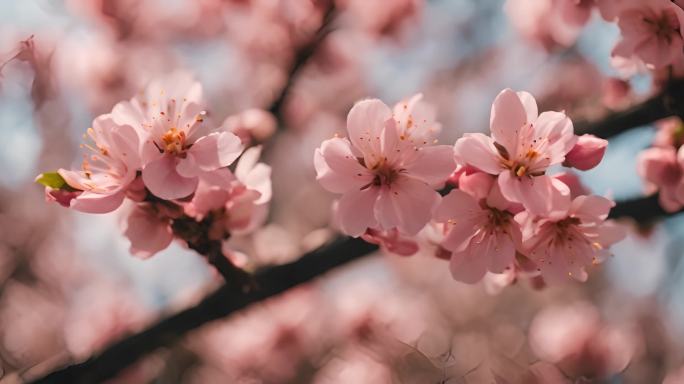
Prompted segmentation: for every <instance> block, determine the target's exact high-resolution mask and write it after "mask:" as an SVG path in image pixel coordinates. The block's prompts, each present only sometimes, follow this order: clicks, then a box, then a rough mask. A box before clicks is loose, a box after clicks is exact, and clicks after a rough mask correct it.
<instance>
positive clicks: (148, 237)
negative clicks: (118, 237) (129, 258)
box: [124, 205, 173, 259]
mask: <svg viewBox="0 0 684 384" xmlns="http://www.w3.org/2000/svg"><path fill="white" fill-rule="evenodd" d="M124 235H125V236H126V237H127V238H128V240H130V242H131V247H130V252H131V254H133V255H134V256H136V257H140V258H143V259H146V258H148V257H150V256H152V255H154V254H155V253H157V252H159V251H161V250H163V249H166V247H168V246H169V244H171V240H173V234H172V233H171V228H170V227H169V224H168V222H165V221H163V220H160V219H159V218H158V217H156V216H155V215H154V213H153V212H152V211H151V210H150V209H147V208H145V207H144V206H140V205H139V206H136V208H135V209H134V210H133V212H131V213H130V215H129V216H128V219H127V220H126V230H125V231H124Z"/></svg>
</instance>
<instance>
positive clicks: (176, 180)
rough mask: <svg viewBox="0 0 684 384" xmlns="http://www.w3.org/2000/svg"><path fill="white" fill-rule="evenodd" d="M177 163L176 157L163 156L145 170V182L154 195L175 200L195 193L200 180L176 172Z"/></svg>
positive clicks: (143, 173)
mask: <svg viewBox="0 0 684 384" xmlns="http://www.w3.org/2000/svg"><path fill="white" fill-rule="evenodd" d="M177 161H178V159H177V158H176V157H175V156H162V157H160V158H159V159H157V160H155V161H153V162H151V163H149V164H147V165H146V166H145V168H143V171H142V179H143V182H144V183H145V186H146V187H147V189H149V190H150V192H152V194H153V195H155V196H157V197H159V198H162V199H166V200H173V199H180V198H183V197H187V196H189V195H191V194H192V193H193V192H194V191H195V188H197V183H198V182H199V179H198V178H197V177H192V178H187V177H183V176H181V175H180V174H179V173H178V171H177V170H176V166H177V164H178V163H177Z"/></svg>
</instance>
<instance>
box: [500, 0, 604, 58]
mask: <svg viewBox="0 0 684 384" xmlns="http://www.w3.org/2000/svg"><path fill="white" fill-rule="evenodd" d="M593 5H594V1H593V0H507V1H506V4H505V5H504V8H505V11H506V14H507V15H508V17H509V19H510V21H511V23H512V24H513V27H514V28H515V29H517V30H518V32H520V33H521V34H522V35H523V36H524V37H525V38H527V39H529V40H532V41H535V42H538V43H539V44H541V45H542V46H543V47H544V48H546V49H547V50H551V49H552V48H554V46H556V45H560V46H562V47H569V46H571V45H572V44H574V42H575V40H577V37H578V36H579V34H580V32H581V30H582V27H584V25H585V24H586V23H587V21H588V20H589V16H590V14H591V10H592V8H593Z"/></svg>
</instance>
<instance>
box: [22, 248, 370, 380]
mask: <svg viewBox="0 0 684 384" xmlns="http://www.w3.org/2000/svg"><path fill="white" fill-rule="evenodd" d="M377 249H378V248H377V246H375V245H372V244H368V243H366V242H364V241H363V240H361V239H351V238H341V239H338V240H336V241H334V242H333V243H331V244H329V245H327V246H325V247H323V248H320V249H318V250H315V251H313V252H309V253H307V254H305V255H304V256H302V257H301V258H300V259H299V260H297V261H295V262H292V263H289V264H285V265H280V266H275V267H270V268H267V269H264V270H262V271H259V272H257V273H255V274H254V282H255V289H253V290H250V291H248V292H244V293H243V292H240V291H236V290H235V289H234V287H231V286H229V285H227V284H226V285H223V286H222V287H221V288H219V289H218V290H216V291H215V292H214V293H212V294H210V295H209V296H207V297H206V298H205V299H204V300H202V302H200V303H199V304H197V305H196V306H194V307H192V308H188V309H186V310H184V311H181V312H179V313H177V314H175V315H172V316H170V317H168V318H166V319H164V320H162V321H160V322H159V323H157V324H156V325H153V326H152V327H150V328H148V329H146V330H144V331H142V332H141V333H138V334H136V335H132V336H130V337H128V338H126V339H123V340H121V341H119V342H117V343H115V344H113V345H111V346H110V347H109V348H107V349H106V350H105V351H103V352H102V353H101V354H99V355H97V356H95V357H92V358H91V359H89V360H87V361H84V362H82V363H79V364H75V365H71V366H68V367H65V368H62V369H60V370H57V371H55V372H52V373H50V374H48V375H46V376H44V377H42V378H39V379H37V380H35V381H33V383H36V384H38V383H41V384H45V383H55V384H56V383H72V384H86V383H87V384H92V383H98V382H101V381H104V380H106V379H109V378H112V377H114V376H116V374H117V373H119V372H121V371H122V370H123V369H124V368H126V367H128V366H129V365H131V364H133V363H135V362H136V361H137V360H139V359H140V358H142V357H143V356H145V355H147V354H149V353H151V352H153V351H155V350H156V349H158V348H160V347H162V346H165V345H170V344H172V343H174V342H176V341H178V340H179V339H180V338H182V337H183V336H184V335H185V334H186V333H187V332H189V331H191V330H193V329H195V328H198V327H200V326H202V325H204V324H206V323H208V322H210V321H213V320H216V319H220V318H223V317H226V316H228V315H230V314H232V313H234V312H237V311H239V310H240V309H243V308H245V307H247V306H249V305H250V304H253V303H257V302H259V301H262V300H266V299H268V298H270V297H273V296H275V295H277V294H279V293H282V292H284V291H286V290H288V289H290V288H293V287H295V286H297V285H300V284H303V283H306V282H309V281H311V280H313V279H314V278H316V277H319V276H321V275H323V274H325V273H326V272H328V271H330V270H332V269H334V268H336V267H339V266H341V265H344V264H346V263H349V262H351V261H353V260H357V259H360V258H362V257H364V256H366V255H368V254H370V253H372V252H374V251H376V250H377Z"/></svg>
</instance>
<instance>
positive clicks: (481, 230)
mask: <svg viewBox="0 0 684 384" xmlns="http://www.w3.org/2000/svg"><path fill="white" fill-rule="evenodd" d="M466 178H467V179H469V180H468V181H467V182H465V183H464V182H463V181H462V182H461V183H460V184H459V185H460V186H461V188H462V189H463V187H464V186H468V187H469V188H467V189H469V192H470V193H467V192H465V191H463V190H459V189H455V190H452V191H451V192H449V194H448V195H446V196H445V197H444V199H443V200H442V202H441V203H440V205H439V206H438V208H437V211H436V213H435V220H436V221H437V222H441V223H446V227H445V231H446V236H445V238H444V241H442V243H441V246H442V247H443V248H444V249H447V250H449V251H451V252H452V254H451V262H450V269H451V274H452V275H453V277H454V278H455V279H456V280H459V281H463V282H466V283H475V282H477V281H479V280H481V279H482V277H484V275H485V273H486V272H487V271H490V272H494V273H503V272H504V270H505V269H506V268H508V267H510V266H511V265H512V264H513V261H514V259H515V253H516V249H517V248H519V247H520V245H521V241H522V240H521V238H522V236H521V233H520V228H519V226H518V223H517V222H516V221H515V220H513V213H512V212H510V211H509V210H508V209H509V208H513V207H514V205H515V204H513V203H511V202H509V201H507V200H506V199H505V198H504V197H503V196H502V195H501V191H500V190H499V187H498V185H497V184H496V181H495V179H494V177H492V176H490V175H487V174H485V173H476V174H473V175H470V176H466Z"/></svg>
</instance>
